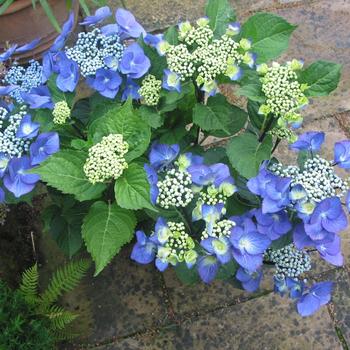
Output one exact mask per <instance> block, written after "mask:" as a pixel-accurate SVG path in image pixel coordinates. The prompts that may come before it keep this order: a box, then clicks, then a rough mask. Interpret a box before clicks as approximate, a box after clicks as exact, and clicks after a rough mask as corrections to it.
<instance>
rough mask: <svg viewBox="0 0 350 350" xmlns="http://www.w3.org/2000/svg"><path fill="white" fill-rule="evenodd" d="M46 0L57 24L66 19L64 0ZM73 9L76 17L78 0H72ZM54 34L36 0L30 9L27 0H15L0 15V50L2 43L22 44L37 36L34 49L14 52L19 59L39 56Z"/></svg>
mask: <svg viewBox="0 0 350 350" xmlns="http://www.w3.org/2000/svg"><path fill="white" fill-rule="evenodd" d="M48 2H49V4H50V6H51V8H52V12H53V13H54V15H55V17H56V19H57V22H58V23H59V24H60V26H61V25H62V24H63V23H64V22H65V21H66V20H67V19H68V10H67V7H66V1H65V0H49V1H48ZM73 10H74V12H75V15H76V16H75V18H76V20H77V17H78V11H79V1H73ZM57 35H58V33H57V32H56V30H55V28H54V27H53V26H52V24H51V23H50V21H49V19H48V17H47V16H46V14H45V11H44V10H43V8H42V7H41V5H40V4H39V3H38V4H37V5H36V8H35V9H34V8H33V6H32V1H31V0H15V1H14V3H13V4H12V5H10V6H9V8H8V9H7V10H6V11H5V13H4V14H2V15H1V16H0V52H2V51H4V48H5V47H6V43H10V44H15V43H17V44H19V45H23V44H26V43H29V42H31V41H32V40H34V39H36V38H41V42H40V44H39V45H38V46H37V47H36V48H35V49H34V50H32V51H29V52H25V53H23V54H21V55H18V56H15V57H16V58H18V59H19V61H20V62H21V61H22V62H23V61H28V60H29V59H31V58H38V57H40V56H41V54H42V53H43V52H44V51H46V50H47V49H48V48H49V47H50V46H51V44H52V43H53V41H54V40H55V38H56V37H57Z"/></svg>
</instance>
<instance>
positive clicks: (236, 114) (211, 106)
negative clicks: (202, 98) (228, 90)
mask: <svg viewBox="0 0 350 350" xmlns="http://www.w3.org/2000/svg"><path fill="white" fill-rule="evenodd" d="M247 117H248V115H247V113H245V112H244V111H243V110H241V109H239V108H238V107H236V106H232V105H230V104H229V103H228V102H227V101H226V98H225V97H224V96H223V95H216V96H214V97H210V98H209V99H208V103H207V104H206V105H203V104H201V103H197V104H196V105H195V107H194V109H193V122H194V123H196V124H197V125H199V126H200V127H201V128H202V129H203V130H204V131H211V130H220V131H223V132H224V136H229V135H232V134H235V133H236V132H238V131H239V130H240V129H241V128H242V127H243V126H244V124H245V122H246V120H247Z"/></svg>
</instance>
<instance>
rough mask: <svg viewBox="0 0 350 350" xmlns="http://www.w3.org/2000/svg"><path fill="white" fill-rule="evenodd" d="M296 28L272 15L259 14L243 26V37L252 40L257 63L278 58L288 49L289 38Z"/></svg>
mask: <svg viewBox="0 0 350 350" xmlns="http://www.w3.org/2000/svg"><path fill="white" fill-rule="evenodd" d="M295 28H296V26H295V25H292V24H290V23H288V22H287V21H286V20H285V19H284V18H282V17H279V16H276V15H274V14H272V13H257V14H255V15H254V16H252V17H250V18H249V19H248V20H247V21H246V22H245V23H244V24H243V26H242V31H241V36H242V37H243V38H249V39H251V40H252V42H253V43H252V51H253V52H255V53H257V55H258V57H257V63H263V62H267V61H269V60H272V59H274V58H276V57H278V56H279V55H280V54H281V53H282V52H283V51H284V50H286V49H287V48H288V43H289V38H290V36H291V34H292V32H293V31H294V30H295Z"/></svg>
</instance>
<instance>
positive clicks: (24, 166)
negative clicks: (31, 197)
mask: <svg viewBox="0 0 350 350" xmlns="http://www.w3.org/2000/svg"><path fill="white" fill-rule="evenodd" d="M31 168H32V165H31V161H30V159H29V157H27V156H23V157H21V158H12V159H11V160H10V162H9V164H8V171H7V172H6V174H5V176H4V185H5V187H6V188H7V189H8V190H9V191H10V192H12V193H13V194H14V195H15V197H17V198H18V197H21V196H23V195H24V194H27V193H29V192H31V191H32V190H33V188H34V187H35V184H36V183H37V182H38V181H39V180H40V177H39V175H37V174H27V173H26V170H30V169H31Z"/></svg>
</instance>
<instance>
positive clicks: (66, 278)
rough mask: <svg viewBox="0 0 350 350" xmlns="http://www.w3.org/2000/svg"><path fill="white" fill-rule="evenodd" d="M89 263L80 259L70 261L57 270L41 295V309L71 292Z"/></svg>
mask: <svg viewBox="0 0 350 350" xmlns="http://www.w3.org/2000/svg"><path fill="white" fill-rule="evenodd" d="M89 266H90V261H89V260H87V259H81V260H78V261H71V262H69V263H68V264H67V265H66V266H64V267H62V268H59V269H58V270H57V271H56V272H55V273H54V274H53V276H52V278H51V281H50V283H49V285H48V287H47V289H46V290H45V292H44V293H43V294H42V295H41V304H42V307H43V308H48V307H49V306H50V305H52V304H53V303H54V302H55V301H57V299H58V298H59V297H60V296H61V295H62V293H63V292H68V291H71V290H73V289H74V288H75V287H76V286H77V285H78V283H79V282H80V280H81V279H82V278H83V277H84V275H85V274H86V272H87V270H88V268H89Z"/></svg>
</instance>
